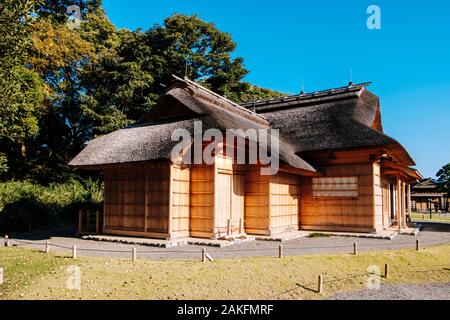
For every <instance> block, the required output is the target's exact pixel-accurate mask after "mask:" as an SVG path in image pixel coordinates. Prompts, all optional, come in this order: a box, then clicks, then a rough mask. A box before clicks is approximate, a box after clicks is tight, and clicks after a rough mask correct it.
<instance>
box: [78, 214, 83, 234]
mask: <svg viewBox="0 0 450 320" xmlns="http://www.w3.org/2000/svg"><path fill="white" fill-rule="evenodd" d="M82 219H83V212H82V211H81V210H78V232H82V231H83V230H82V229H83V223H82V221H83V220H82Z"/></svg>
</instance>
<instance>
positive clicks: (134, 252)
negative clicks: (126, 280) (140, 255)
mask: <svg viewBox="0 0 450 320" xmlns="http://www.w3.org/2000/svg"><path fill="white" fill-rule="evenodd" d="M136 259H137V250H136V248H133V250H132V251H131V260H133V261H136Z"/></svg>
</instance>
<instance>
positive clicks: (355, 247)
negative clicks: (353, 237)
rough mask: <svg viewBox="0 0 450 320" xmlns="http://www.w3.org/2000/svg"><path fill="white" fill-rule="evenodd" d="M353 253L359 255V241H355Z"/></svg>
mask: <svg viewBox="0 0 450 320" xmlns="http://www.w3.org/2000/svg"><path fill="white" fill-rule="evenodd" d="M353 254H354V255H355V256H356V255H358V243H356V242H354V243H353Z"/></svg>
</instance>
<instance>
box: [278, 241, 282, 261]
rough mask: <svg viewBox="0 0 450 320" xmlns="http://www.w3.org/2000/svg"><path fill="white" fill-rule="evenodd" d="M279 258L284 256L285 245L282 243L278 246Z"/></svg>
mask: <svg viewBox="0 0 450 320" xmlns="http://www.w3.org/2000/svg"><path fill="white" fill-rule="evenodd" d="M278 258H280V259H282V258H283V245H282V244H280V246H279V247H278Z"/></svg>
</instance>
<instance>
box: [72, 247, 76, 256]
mask: <svg viewBox="0 0 450 320" xmlns="http://www.w3.org/2000/svg"><path fill="white" fill-rule="evenodd" d="M76 258H77V246H73V247H72V259H76Z"/></svg>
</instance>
